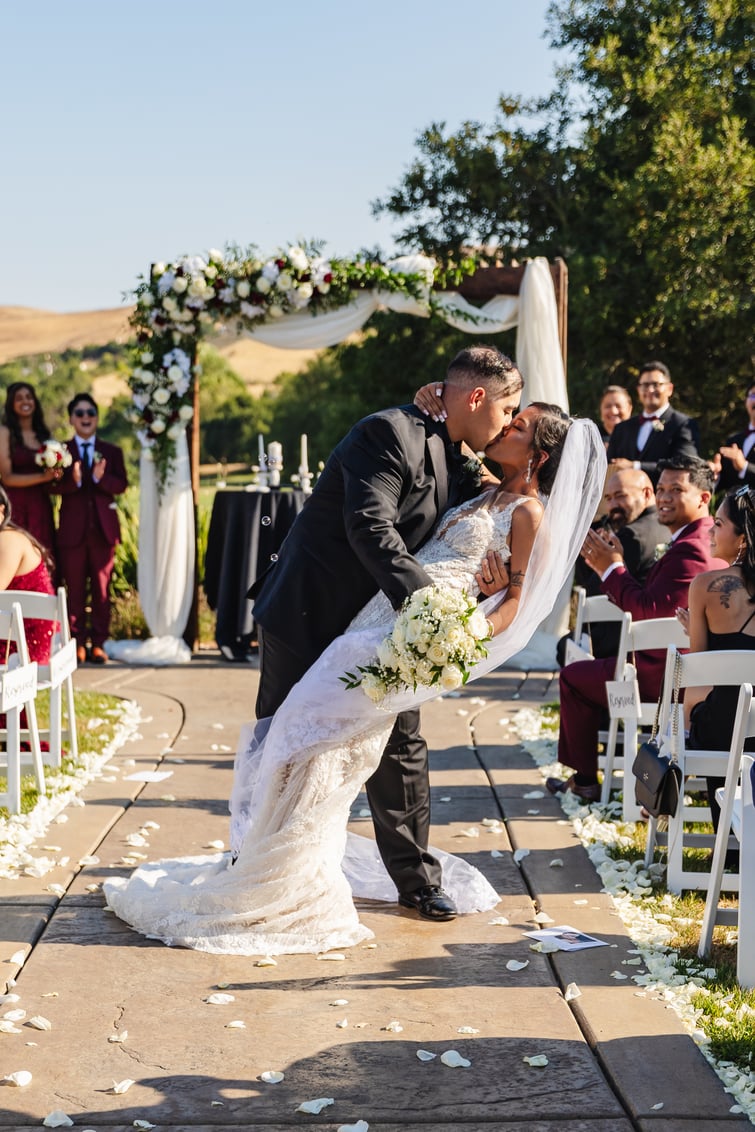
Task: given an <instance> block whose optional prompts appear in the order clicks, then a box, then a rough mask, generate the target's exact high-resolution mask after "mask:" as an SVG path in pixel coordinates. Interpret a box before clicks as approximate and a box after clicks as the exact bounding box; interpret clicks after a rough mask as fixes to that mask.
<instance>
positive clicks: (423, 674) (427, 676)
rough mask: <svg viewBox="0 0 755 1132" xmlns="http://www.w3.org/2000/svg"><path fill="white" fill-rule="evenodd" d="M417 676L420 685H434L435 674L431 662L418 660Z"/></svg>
mask: <svg viewBox="0 0 755 1132" xmlns="http://www.w3.org/2000/svg"><path fill="white" fill-rule="evenodd" d="M415 675H416V677H417V682H418V683H419V684H432V682H433V677H434V676H435V673H434V671H433V666H432V664H430V662H429V660H418V661H417V666H416V668H415Z"/></svg>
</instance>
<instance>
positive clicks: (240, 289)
mask: <svg viewBox="0 0 755 1132" xmlns="http://www.w3.org/2000/svg"><path fill="white" fill-rule="evenodd" d="M265 282H267V280H266V281H265ZM251 289H252V288H251V287H250V285H249V282H248V280H246V279H239V281H238V283H237V284H236V293H237V295H238V296H239V298H240V299H246V298H247V297H248V295H249V292H250V291H251Z"/></svg>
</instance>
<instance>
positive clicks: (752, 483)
mask: <svg viewBox="0 0 755 1132" xmlns="http://www.w3.org/2000/svg"><path fill="white" fill-rule="evenodd" d="M745 409H746V410H747V416H748V418H749V425H748V427H747V428H746V429H743V430H742V431H741V432H735V433H734V434H733V435H732V436H730V437H729V439H728V440H727V441H726V444H723V445H722V446H721V447H720V448H719V450H718V452H716V454H715V456H714V457H713V461H712V464H711V467H712V468H713V472H714V474H715V475H717V476H718V480H717V482H716V491H728V489H729V488H730V487H738V486H740V485H741V484H746V486H747V487H755V450H754V449H755V381H753V382H751V383H750V385H749V387H748V389H747V396H746V398H745Z"/></svg>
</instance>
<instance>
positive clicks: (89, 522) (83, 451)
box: [54, 393, 128, 664]
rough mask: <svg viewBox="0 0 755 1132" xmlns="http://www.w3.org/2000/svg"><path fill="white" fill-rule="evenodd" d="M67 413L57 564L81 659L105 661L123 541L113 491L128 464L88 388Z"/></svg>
mask: <svg viewBox="0 0 755 1132" xmlns="http://www.w3.org/2000/svg"><path fill="white" fill-rule="evenodd" d="M68 416H69V419H70V421H71V426H72V427H73V431H74V436H73V437H72V438H71V440H69V441H68V451H69V452H70V453H71V456H72V457H73V464H72V465H71V467H70V468H66V470H65V472H64V474H63V478H62V479H61V480H60V482H59V483H58V484H57V486H56V488H55V489H54V490H55V491H56V492H57V493H58V494H59V495H61V496H62V500H61V504H60V518H59V521H58V538H57V547H58V566H59V568H60V573H61V575H62V578H63V581H64V582H65V584H66V588H67V590H68V617H69V620H70V623H71V635H72V636H73V637H75V639H76V655H77V658H78V661H79V664H83V663H84V661H86V660H90V661H91V662H92V664H105V663H107V656H106V655H105V651H104V649H103V647H102V646H103V645H104V643H105V641H106V640H107V637H108V634H109V630H110V577H111V575H112V573H113V562H114V559H115V548H116V546H117V544H118V543H119V542H120V525H119V523H118V511H117V504H116V502H115V496H116V495H120V494H121V493H122V492H124V491H125V490H126V487H127V486H128V484H127V480H126V468H125V465H124V462H123V453H122V451H121V449H120V448H118V447H117V446H116V445H115V444H108V442H107V441H106V440H102V439H100V437H98V436H97V422H98V410H97V405H96V403H95V401H94V399H93V398H92V397H91V396H90V395H89V394H88V393H77V394H76V396H75V397H74V398H73V400H72V401H70V402H69V404H68ZM87 599H88V601H89V606H90V609H91V618H90V623H89V624H87V612H86V611H87ZM87 641H90V642H91V646H90V649H89V651H87Z"/></svg>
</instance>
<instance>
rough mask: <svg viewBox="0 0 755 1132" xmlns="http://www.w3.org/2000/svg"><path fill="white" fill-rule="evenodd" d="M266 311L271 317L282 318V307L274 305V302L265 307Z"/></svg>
mask: <svg viewBox="0 0 755 1132" xmlns="http://www.w3.org/2000/svg"><path fill="white" fill-rule="evenodd" d="M267 313H268V314H269V315H270V317H271V318H283V309H282V308H281V307H279V306H276V304H275V303H273V305H272V306H271V307H268V308H267Z"/></svg>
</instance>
